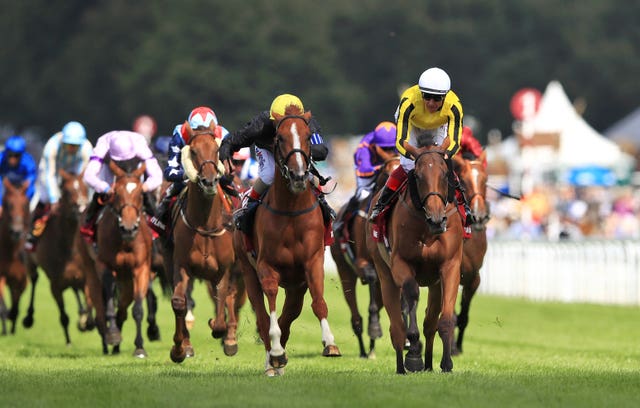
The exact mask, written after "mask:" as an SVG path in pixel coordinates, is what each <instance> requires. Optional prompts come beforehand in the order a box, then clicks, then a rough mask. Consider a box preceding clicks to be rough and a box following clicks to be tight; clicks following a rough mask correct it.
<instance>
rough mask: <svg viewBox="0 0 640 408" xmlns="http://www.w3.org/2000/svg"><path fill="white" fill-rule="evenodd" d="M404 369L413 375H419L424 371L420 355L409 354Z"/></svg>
mask: <svg viewBox="0 0 640 408" xmlns="http://www.w3.org/2000/svg"><path fill="white" fill-rule="evenodd" d="M404 367H405V368H406V369H407V370H408V371H410V372H412V373H417V372H419V371H424V362H423V361H422V357H421V356H420V355H417V356H416V355H410V354H407V356H406V357H405V359H404Z"/></svg>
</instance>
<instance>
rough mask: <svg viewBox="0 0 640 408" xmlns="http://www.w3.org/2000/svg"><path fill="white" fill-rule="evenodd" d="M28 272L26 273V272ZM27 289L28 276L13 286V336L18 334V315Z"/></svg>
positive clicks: (10, 311) (10, 316)
mask: <svg viewBox="0 0 640 408" xmlns="http://www.w3.org/2000/svg"><path fill="white" fill-rule="evenodd" d="M25 272H26V271H25ZM26 288H27V276H26V273H25V274H24V279H20V280H19V281H18V282H16V284H15V285H12V286H11V309H9V320H11V334H15V333H16V320H18V314H19V313H20V297H22V293H23V292H24V290H25V289H26Z"/></svg>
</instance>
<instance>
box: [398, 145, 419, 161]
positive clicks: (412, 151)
mask: <svg viewBox="0 0 640 408" xmlns="http://www.w3.org/2000/svg"><path fill="white" fill-rule="evenodd" d="M402 145H403V146H404V149H405V150H406V151H407V153H409V154H410V155H411V156H413V159H414V160H415V159H416V157H418V156H419V153H418V148H417V147H415V146H412V145H410V144H409V142H407V141H406V140H405V141H404V142H403V144H402Z"/></svg>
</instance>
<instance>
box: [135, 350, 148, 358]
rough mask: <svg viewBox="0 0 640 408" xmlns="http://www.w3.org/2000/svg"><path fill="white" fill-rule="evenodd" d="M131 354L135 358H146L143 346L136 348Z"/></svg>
mask: <svg viewBox="0 0 640 408" xmlns="http://www.w3.org/2000/svg"><path fill="white" fill-rule="evenodd" d="M133 356H134V357H136V358H147V352H146V351H144V349H143V348H138V349H136V351H134V352H133Z"/></svg>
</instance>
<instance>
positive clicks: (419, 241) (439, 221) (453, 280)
mask: <svg viewBox="0 0 640 408" xmlns="http://www.w3.org/2000/svg"><path fill="white" fill-rule="evenodd" d="M405 145H406V149H407V151H408V152H409V153H410V154H411V155H412V156H413V157H414V158H415V169H414V171H412V172H410V174H409V176H408V187H407V189H406V190H405V191H404V192H403V193H402V194H401V197H400V198H399V200H398V203H397V204H396V205H395V207H394V208H393V210H392V212H391V214H390V215H389V217H390V218H388V220H387V224H386V226H387V231H388V240H389V242H390V246H391V253H390V254H389V252H388V250H387V248H386V247H385V245H384V244H383V243H378V242H374V240H373V239H368V240H367V247H368V249H369V251H370V253H371V254H372V257H373V259H374V262H375V265H376V270H377V271H378V278H379V279H380V285H381V288H382V299H383V303H384V307H385V309H386V310H387V314H388V315H389V320H390V323H391V341H392V343H393V347H394V349H395V351H396V373H398V374H405V373H406V370H409V371H422V370H424V369H426V370H429V371H431V370H433V362H432V359H433V342H434V337H435V334H436V331H438V333H439V334H440V337H441V339H442V343H443V354H442V360H441V362H440V368H441V369H442V370H443V371H444V372H448V371H451V369H452V368H453V361H452V359H451V344H452V339H453V335H454V328H455V316H454V308H455V304H456V297H457V295H458V285H459V284H460V263H461V259H462V222H461V221H460V215H459V213H458V209H457V205H456V203H454V202H451V201H455V200H449V199H448V197H450V196H452V195H450V194H449V188H450V187H449V184H448V180H449V169H448V166H447V163H446V161H445V157H444V154H445V153H444V152H443V151H438V150H431V148H430V147H422V148H420V149H416V148H414V147H413V146H410V145H408V144H405ZM372 229H373V225H372V224H369V225H368V226H367V230H368V231H369V234H371V231H372ZM420 286H428V287H429V295H428V300H427V309H426V313H425V319H424V325H423V331H424V336H425V340H426V345H425V361H424V362H423V361H422V356H421V355H420V353H421V351H422V344H421V342H420V331H419V329H418V324H417V316H416V315H417V307H418V298H419V295H420ZM402 302H404V303H405V304H406V307H407V310H408V325H407V324H406V323H405V320H404V319H403V316H402V310H401V309H402V307H401V303H402ZM405 340H409V343H410V345H409V350H408V352H407V356H406V359H405V360H404V361H403V357H402V352H403V349H404V348H405Z"/></svg>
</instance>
